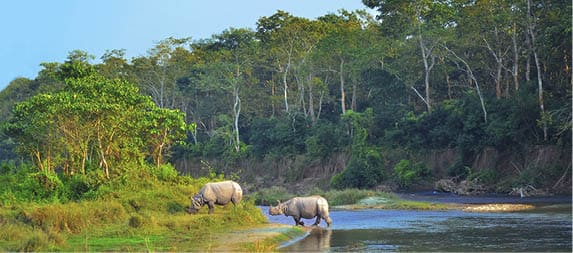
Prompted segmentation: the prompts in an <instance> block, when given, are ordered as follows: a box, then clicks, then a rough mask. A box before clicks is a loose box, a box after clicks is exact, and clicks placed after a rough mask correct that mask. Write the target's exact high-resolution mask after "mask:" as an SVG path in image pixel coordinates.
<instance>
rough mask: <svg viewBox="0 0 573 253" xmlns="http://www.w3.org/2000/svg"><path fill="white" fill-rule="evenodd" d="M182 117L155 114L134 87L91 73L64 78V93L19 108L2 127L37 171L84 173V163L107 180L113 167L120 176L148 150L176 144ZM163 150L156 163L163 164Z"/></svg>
mask: <svg viewBox="0 0 573 253" xmlns="http://www.w3.org/2000/svg"><path fill="white" fill-rule="evenodd" d="M71 73H78V72H71ZM180 118H182V115H181V114H180V113H179V112H177V111H167V110H161V109H157V108H156V106H155V104H153V102H152V101H151V99H150V98H149V97H148V96H143V95H140V94H139V89H138V88H137V87H136V86H134V85H132V84H130V83H128V82H125V81H122V80H119V79H106V78H104V77H102V76H100V75H97V74H93V75H88V76H83V77H79V78H66V86H65V88H64V90H62V91H58V92H54V93H41V94H38V95H36V96H34V97H32V98H30V99H28V100H25V101H23V102H21V103H18V104H17V105H16V107H15V109H14V117H13V118H12V119H11V120H10V121H9V122H8V123H6V124H5V126H4V128H5V129H6V130H7V131H6V132H7V133H8V134H9V136H10V137H12V138H14V139H15V140H16V142H17V150H18V151H19V152H20V153H21V154H24V155H30V156H31V157H33V161H35V164H36V165H37V166H38V168H39V169H40V170H41V171H47V172H50V171H54V169H56V168H59V169H62V170H63V171H64V172H65V173H67V174H70V175H71V174H74V173H81V174H85V173H86V167H87V165H86V163H87V162H88V161H91V162H96V161H97V164H98V165H97V166H98V167H99V168H101V170H102V172H103V174H104V175H105V176H106V177H107V178H109V177H110V176H111V175H112V168H113V169H115V174H120V173H121V171H120V170H119V169H120V167H121V165H125V164H130V163H140V162H142V161H143V160H144V158H145V156H146V154H147V153H146V148H147V147H148V146H154V145H155V143H159V144H157V145H160V146H162V147H163V146H165V145H166V144H169V143H171V142H172V141H176V140H178V139H180V138H181V137H182V136H181V131H182V130H181V129H183V130H184V129H185V125H184V122H182V121H181V120H178V119H180ZM156 129H157V130H156ZM158 132H160V133H163V135H162V136H160V137H161V138H158V136H157V133H158ZM165 133H167V135H169V134H171V136H165V135H166V134H165ZM152 149H153V148H152ZM163 151H164V150H163V149H162V150H160V151H158V152H154V153H153V155H154V159H155V160H157V161H161V158H160V155H161V152H163ZM93 165H95V164H93Z"/></svg>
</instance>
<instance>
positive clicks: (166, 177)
mask: <svg viewBox="0 0 573 253" xmlns="http://www.w3.org/2000/svg"><path fill="white" fill-rule="evenodd" d="M153 170H154V171H153V173H154V175H155V176H156V177H157V179H159V180H161V181H166V182H172V181H175V180H176V179H177V176H178V175H179V173H178V172H177V170H175V168H174V167H173V165H171V164H162V165H161V166H159V168H157V167H154V169H153Z"/></svg>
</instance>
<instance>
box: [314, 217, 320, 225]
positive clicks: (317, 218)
mask: <svg viewBox="0 0 573 253" xmlns="http://www.w3.org/2000/svg"><path fill="white" fill-rule="evenodd" d="M318 224H320V215H318V216H316V221H315V222H314V226H318Z"/></svg>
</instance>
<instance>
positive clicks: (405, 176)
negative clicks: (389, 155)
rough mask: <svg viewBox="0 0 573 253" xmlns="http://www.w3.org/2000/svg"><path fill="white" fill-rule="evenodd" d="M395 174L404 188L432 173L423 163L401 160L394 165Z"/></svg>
mask: <svg viewBox="0 0 573 253" xmlns="http://www.w3.org/2000/svg"><path fill="white" fill-rule="evenodd" d="M394 174H395V175H396V177H397V179H398V184H399V185H400V187H402V188H408V187H410V186H411V185H412V184H414V183H416V182H419V181H420V180H422V179H423V178H424V177H426V176H428V175H429V174H430V171H429V170H428V169H427V168H426V167H425V166H424V165H423V164H421V163H417V164H412V162H410V160H401V161H400V162H399V163H398V164H396V166H394Z"/></svg>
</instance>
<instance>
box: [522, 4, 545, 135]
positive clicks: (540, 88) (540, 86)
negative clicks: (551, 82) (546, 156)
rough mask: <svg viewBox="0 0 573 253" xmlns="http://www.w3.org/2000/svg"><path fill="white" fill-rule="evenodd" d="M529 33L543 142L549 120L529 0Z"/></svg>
mask: <svg viewBox="0 0 573 253" xmlns="http://www.w3.org/2000/svg"><path fill="white" fill-rule="evenodd" d="M527 19H528V21H529V22H528V24H527V31H528V33H529V36H530V38H531V45H532V46H531V48H532V50H533V60H534V61H535V67H536V69H537V91H538V101H539V109H540V110H541V121H542V123H543V140H545V141H546V140H547V120H545V119H544V118H545V102H544V98H543V80H542V78H541V75H542V72H541V63H540V62H539V57H538V55H537V48H536V46H535V21H534V18H533V16H532V14H531V0H527Z"/></svg>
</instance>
